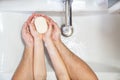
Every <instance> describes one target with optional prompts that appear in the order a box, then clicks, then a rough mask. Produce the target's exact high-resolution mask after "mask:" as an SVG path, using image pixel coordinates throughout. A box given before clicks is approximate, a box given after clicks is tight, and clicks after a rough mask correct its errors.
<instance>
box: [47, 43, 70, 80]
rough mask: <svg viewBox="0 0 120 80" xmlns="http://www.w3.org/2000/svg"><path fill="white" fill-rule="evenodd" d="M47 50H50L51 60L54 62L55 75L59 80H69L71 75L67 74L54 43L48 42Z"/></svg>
mask: <svg viewBox="0 0 120 80" xmlns="http://www.w3.org/2000/svg"><path fill="white" fill-rule="evenodd" d="M45 44H46V48H47V50H48V53H49V56H50V59H51V61H52V64H53V67H54V70H55V73H56V75H57V77H58V80H69V79H70V78H69V75H68V73H67V70H66V67H65V65H64V63H63V61H62V59H61V57H60V55H59V53H58V51H57V49H56V47H55V45H54V44H53V42H52V41H49V42H46V43H45Z"/></svg>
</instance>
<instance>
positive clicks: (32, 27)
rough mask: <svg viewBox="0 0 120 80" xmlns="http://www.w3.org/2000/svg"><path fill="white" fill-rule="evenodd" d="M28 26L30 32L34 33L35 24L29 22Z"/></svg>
mask: <svg viewBox="0 0 120 80" xmlns="http://www.w3.org/2000/svg"><path fill="white" fill-rule="evenodd" d="M29 28H30V32H31V33H34V32H35V31H36V30H35V26H34V25H33V24H32V23H30V24H29Z"/></svg>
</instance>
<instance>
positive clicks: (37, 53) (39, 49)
mask: <svg viewBox="0 0 120 80" xmlns="http://www.w3.org/2000/svg"><path fill="white" fill-rule="evenodd" d="M46 75H47V73H46V66H45V55H44V47H43V42H42V40H41V39H39V38H38V39H37V38H35V39H34V78H35V80H46Z"/></svg>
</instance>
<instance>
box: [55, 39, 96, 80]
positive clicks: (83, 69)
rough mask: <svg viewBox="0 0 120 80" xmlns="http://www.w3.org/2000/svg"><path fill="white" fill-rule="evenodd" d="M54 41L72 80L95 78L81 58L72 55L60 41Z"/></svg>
mask: <svg viewBox="0 0 120 80" xmlns="http://www.w3.org/2000/svg"><path fill="white" fill-rule="evenodd" d="M54 43H55V45H56V47H57V49H58V51H59V53H60V55H61V57H62V59H63V61H64V63H65V65H66V67H67V70H68V72H69V75H70V77H71V78H72V79H73V80H97V77H96V75H95V74H94V72H93V71H92V70H91V68H90V67H89V66H88V65H87V64H86V63H85V62H84V61H83V60H82V59H80V58H79V57H78V56H76V55H74V53H72V52H71V51H70V50H69V49H68V48H67V47H66V46H65V45H64V44H63V43H62V42H61V41H58V42H57V41H56V42H54ZM71 63H72V65H71Z"/></svg>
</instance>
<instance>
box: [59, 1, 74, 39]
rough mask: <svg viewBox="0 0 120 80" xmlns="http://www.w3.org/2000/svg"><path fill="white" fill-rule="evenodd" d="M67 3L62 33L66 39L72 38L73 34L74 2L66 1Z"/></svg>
mask: <svg viewBox="0 0 120 80" xmlns="http://www.w3.org/2000/svg"><path fill="white" fill-rule="evenodd" d="M63 2H64V3H65V24H64V25H62V27H61V33H62V35H63V36H65V37H70V36H71V35H72V34H73V26H72V2H73V0H64V1H63Z"/></svg>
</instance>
